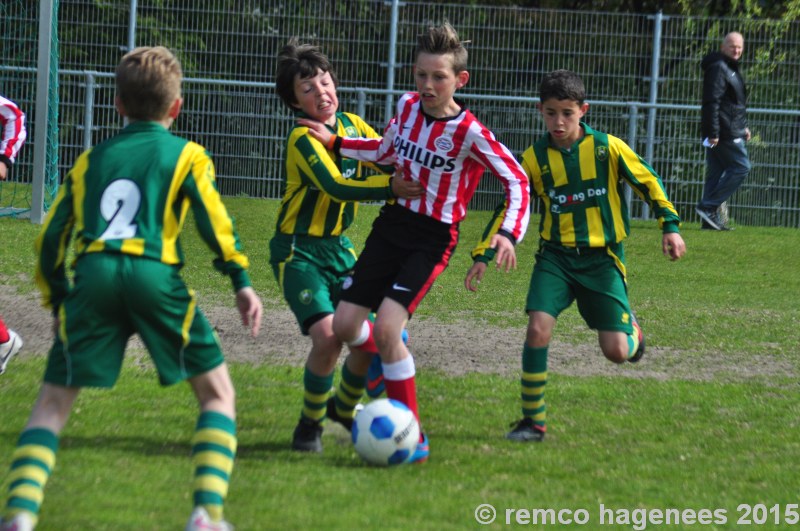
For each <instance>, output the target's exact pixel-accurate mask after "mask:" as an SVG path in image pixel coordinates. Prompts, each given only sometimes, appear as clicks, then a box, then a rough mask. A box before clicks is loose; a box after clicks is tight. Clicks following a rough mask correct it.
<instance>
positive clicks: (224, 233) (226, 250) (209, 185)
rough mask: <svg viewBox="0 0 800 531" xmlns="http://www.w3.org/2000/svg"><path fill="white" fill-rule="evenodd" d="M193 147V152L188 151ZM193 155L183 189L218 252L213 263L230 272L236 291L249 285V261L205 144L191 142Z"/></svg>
mask: <svg viewBox="0 0 800 531" xmlns="http://www.w3.org/2000/svg"><path fill="white" fill-rule="evenodd" d="M186 150H191V153H189V152H186ZM184 156H190V157H191V159H192V160H191V164H190V166H191V171H190V172H189V175H187V177H186V178H185V179H184V180H183V183H182V184H181V190H182V191H183V193H184V194H185V195H186V197H188V198H189V202H190V204H191V208H192V214H193V215H194V220H195V224H196V225H197V230H198V232H199V233H200V237H201V238H202V239H203V241H204V242H205V243H206V245H208V247H209V248H210V249H211V251H212V252H213V253H214V254H215V255H216V258H215V259H214V267H215V268H216V269H217V270H218V271H220V272H221V273H223V274H225V275H227V276H229V277H230V278H231V282H232V283H233V289H234V291H236V292H238V291H239V290H240V289H242V288H244V287H247V286H250V285H251V283H250V276H249V275H248V273H247V268H248V267H249V265H250V263H249V261H248V259H247V257H246V256H245V255H244V254H243V253H242V252H241V242H240V241H239V234H238V233H237V232H236V227H235V225H234V221H233V218H232V217H231V216H230V215H229V214H228V210H227V209H226V208H225V204H224V203H223V202H222V197H221V196H220V195H219V192H218V191H217V185H216V175H215V170H214V163H213V162H212V160H211V157H210V156H209V155H208V153H206V151H205V149H204V148H203V147H202V146H199V145H197V144H194V143H190V144H189V145H188V146H187V147H186V148H185V155H184Z"/></svg>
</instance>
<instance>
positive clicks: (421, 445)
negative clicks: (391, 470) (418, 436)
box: [408, 433, 431, 463]
mask: <svg viewBox="0 0 800 531" xmlns="http://www.w3.org/2000/svg"><path fill="white" fill-rule="evenodd" d="M430 455H431V448H430V445H429V444H428V436H427V435H425V434H424V433H423V434H422V440H421V441H420V442H418V443H417V449H416V450H414V453H413V454H411V458H410V459H409V460H408V462H409V463H424V462H425V461H427V460H428V457H430Z"/></svg>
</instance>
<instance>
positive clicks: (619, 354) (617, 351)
mask: <svg viewBox="0 0 800 531" xmlns="http://www.w3.org/2000/svg"><path fill="white" fill-rule="evenodd" d="M602 350H603V355H604V356H605V357H606V359H607V360H609V361H612V362H614V363H624V362H625V360H627V359H628V349H627V348H622V347H610V348H604V349H602Z"/></svg>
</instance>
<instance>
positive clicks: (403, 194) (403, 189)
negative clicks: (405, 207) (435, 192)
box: [392, 170, 425, 199]
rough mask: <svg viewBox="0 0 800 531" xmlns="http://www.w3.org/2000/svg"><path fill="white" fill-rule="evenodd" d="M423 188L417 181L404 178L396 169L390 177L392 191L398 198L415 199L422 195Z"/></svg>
mask: <svg viewBox="0 0 800 531" xmlns="http://www.w3.org/2000/svg"><path fill="white" fill-rule="evenodd" d="M424 192H425V188H423V187H422V185H421V184H419V183H418V182H417V181H412V180H406V179H405V178H403V173H402V172H401V171H400V170H398V171H396V172H395V174H394V177H393V178H392V193H393V194H394V196H395V197H399V198H400V199H417V198H419V197H422V195H423V193H424Z"/></svg>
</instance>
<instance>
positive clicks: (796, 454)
mask: <svg viewBox="0 0 800 531" xmlns="http://www.w3.org/2000/svg"><path fill="white" fill-rule="evenodd" d="M227 203H228V204H229V207H230V209H231V211H232V213H234V214H235V216H236V218H237V222H238V225H239V229H240V233H241V236H242V240H243V242H244V244H245V250H246V251H247V252H248V254H249V255H250V257H251V260H252V261H253V279H254V284H255V287H256V288H257V289H258V290H259V291H260V292H261V293H262V295H263V296H264V298H265V302H266V306H267V307H268V308H277V307H282V302H281V301H280V297H279V294H278V293H277V289H276V285H275V282H274V280H273V279H272V276H271V275H272V274H271V271H270V270H269V268H268V265H267V263H266V260H267V259H268V251H267V242H268V240H269V237H270V236H271V234H272V230H273V224H274V216H275V206H276V203H275V202H272V201H256V200H248V199H230V200H228V201H227ZM373 211H374V207H367V208H365V209H364V212H363V213H362V216H361V217H360V218H359V219H360V222H359V223H358V224H357V226H355V227H353V229H351V237H352V239H353V240H354V241H355V242H356V243H357V245H358V246H359V247H360V244H361V242H363V238H364V237H365V235H366V232H367V231H368V230H369V222H370V220H371V219H372V215H373V214H372V212H373ZM485 216H486V214H485V213H477V212H476V213H473V215H471V216H470V218H469V219H468V221H467V222H465V224H464V226H463V232H462V238H461V242H462V244H461V247H460V248H459V250H458V251H457V252H456V256H455V257H454V259H453V261H452V263H451V267H450V268H449V269H448V271H446V272H445V274H444V275H442V277H441V278H440V279H439V281H437V285H436V286H435V288H434V289H433V290H432V291H431V293H430V295H429V296H428V297H427V298H426V300H425V302H424V303H423V305H422V306H421V307H420V309H419V312H418V314H417V315H418V318H420V319H426V318H434V317H435V318H437V319H440V320H446V321H450V322H454V323H461V324H463V326H465V327H481V326H493V327H498V326H500V327H509V328H514V329H518V330H519V331H520V334H522V330H523V329H524V325H525V318H524V315H523V314H522V312H521V305H522V303H523V300H524V296H525V292H526V291H527V282H528V279H529V274H530V270H531V267H532V263H533V262H532V255H533V251H534V249H535V246H536V234H535V225H532V230H531V231H530V232H529V236H528V238H527V239H526V241H525V242H523V243H522V244H521V245H520V247H519V249H518V255H519V257H520V266H519V270H518V271H517V272H515V273H513V274H510V275H503V274H498V273H492V274H490V275H488V278H487V279H486V280H485V281H484V282H483V283H482V285H481V292H480V293H478V294H477V296H469V297H468V296H466V295H465V294H464V291H463V288H462V287H461V282H462V280H463V274H464V272H465V271H466V269H467V267H468V265H469V259H468V254H469V253H468V251H469V248H470V246H471V245H472V243H473V242H474V241H475V239H476V238H477V235H478V233H479V231H480V229H481V228H482V223H483V222H484V221H485V220H486V217H485ZM534 223H536V220H535V221H534ZM0 231H2V234H3V236H4V241H5V242H7V244H6V245H4V246H2V248H1V249H0V261H1V262H0V263H2V268H0V280H2V283H3V284H5V285H10V286H13V287H14V288H15V289H16V290H17V291H18V292H19V293H20V294H21V295H23V296H24V295H26V294H28V295H29V296H35V294H34V293H33V288H32V287H31V281H30V277H31V271H32V268H33V256H32V253H31V250H30V249H31V241H32V238H33V237H34V236H35V234H36V232H37V227H33V226H31V225H30V223H28V222H25V221H17V220H7V219H2V220H0ZM683 233H684V238H685V239H686V241H687V245H688V248H689V253H688V254H687V256H686V258H685V259H684V260H682V261H681V262H678V263H670V262H669V261H668V260H666V259H665V258H664V257H663V256H661V253H660V236H659V232H658V230H657V227H656V224H655V222H653V221H648V222H635V223H634V228H633V235H632V237H631V238H630V240H629V243H628V245H627V247H626V254H627V258H628V264H629V280H630V286H631V299H632V301H633V303H634V306H635V308H636V309H637V311H638V313H639V314H640V316H641V320H642V321H643V326H644V328H645V331H646V333H647V339H648V345H649V348H652V349H654V351H655V352H658V351H659V349H670V350H674V351H676V352H679V353H680V360H681V361H680V363H681V367H680V369H681V370H677V369H678V368H677V367H676V368H675V371H674V372H675V373H676V376H675V377H672V378H663V379H654V378H641V377H637V378H632V377H622V376H620V377H609V376H585V377H579V376H575V375H572V374H569V373H568V372H565V373H551V374H550V378H549V383H548V387H547V400H548V415H549V423H548V424H549V428H548V437H547V440H546V441H545V442H544V443H543V444H536V445H519V444H513V443H510V442H507V441H505V440H504V439H503V435H504V433H505V431H506V430H507V423H508V422H509V421H511V420H513V418H514V414H515V413H516V411H517V408H518V399H517V396H518V392H519V390H518V383H517V381H516V379H514V378H508V377H504V376H500V375H485V374H481V375H478V374H467V375H465V376H459V377H455V376H448V375H447V374H445V373H440V372H435V371H434V372H422V373H420V374H419V375H418V386H419V397H420V406H421V410H422V414H423V417H424V421H425V427H426V430H427V432H428V434H429V436H430V440H431V449H432V456H431V459H430V461H429V462H428V463H426V464H424V465H420V466H407V467H398V468H394V469H388V470H387V469H377V468H372V467H367V466H364V465H363V464H362V463H361V462H360V461H359V460H358V458H357V457H356V455H355V453H354V451H353V450H352V447H351V445H350V444H349V442H348V439H347V437H346V435H345V434H344V433H343V432H342V431H340V430H337V429H334V428H335V427H331V428H330V429H328V430H326V433H325V436H324V438H323V439H324V443H325V453H324V454H322V455H313V456H309V455H298V454H296V453H293V452H291V451H290V450H289V449H288V447H289V442H290V437H291V431H292V429H293V427H294V424H295V422H296V419H297V410H298V404H299V402H300V397H301V394H302V388H301V380H302V371H301V368H300V367H297V366H281V365H272V364H269V363H264V364H258V365H254V364H245V363H234V364H233V365H232V374H233V378H234V380H235V383H236V386H237V391H238V398H239V400H238V407H239V415H240V416H239V445H240V446H239V453H238V457H237V466H236V469H235V470H234V475H233V479H232V482H231V490H230V496H229V503H228V506H227V510H226V515H227V517H228V518H229V519H230V520H231V521H232V522H233V523H234V524H235V525H236V526H237V529H239V530H261V529H413V528H416V529H431V530H433V529H478V528H484V527H485V528H489V529H502V528H506V527H526V528H535V529H541V528H546V527H560V528H576V529H577V528H581V529H646V528H647V529H655V528H669V529H734V528H737V529H738V528H742V529H797V528H798V527H799V526H800V524H799V523H798V522H797V521H798V519H800V516H798V514H800V508H798V504H799V503H800V426H799V423H800V420H798V419H799V418H800V392H799V391H800V388H799V387H798V383H797V376H798V367H800V363H798V362H800V332H798V327H799V325H800V307H799V305H798V303H797V300H798V295H800V278H799V277H800V275H799V274H798V271H799V270H800V231H797V230H790V229H761V228H746V227H740V228H738V229H737V230H736V231H734V232H731V233H716V232H711V231H700V230H698V227H697V226H696V225H691V224H690V225H688V226H686V227H685V228H684V231H683ZM185 244H186V250H187V253H186V254H187V256H188V261H189V265H188V266H187V268H186V271H185V273H186V278H187V281H188V282H189V284H190V285H192V286H193V287H194V288H196V289H197V290H198V291H199V292H201V293H202V295H203V297H204V298H205V299H208V300H219V301H221V302H224V303H227V304H231V302H232V301H231V299H232V297H231V296H230V292H229V283H228V282H227V281H225V280H224V279H221V278H220V277H219V276H218V275H217V274H215V273H213V272H212V271H211V268H210V264H209V260H208V258H210V255H209V254H208V253H207V252H206V251H205V250H203V249H202V248H201V247H200V245H199V242H198V241H197V238H196V237H195V236H194V235H193V234H189V235H188V237H187V239H186V242H185ZM454 308H456V310H454ZM268 311H269V310H268ZM0 313H2V309H1V308H0ZM416 318H417V317H415V319H416ZM10 324H11V325H12V326H13V323H10ZM265 326H269V319H267V320H266V322H265ZM298 333H299V332H298ZM556 336H557V337H558V338H559V339H560V340H562V341H566V342H571V343H572V344H575V345H578V344H588V343H594V342H595V339H594V334H593V333H592V332H591V331H588V330H585V327H582V326H581V323H580V320H579V317H578V315H577V312H575V311H574V310H570V311H568V312H566V313H565V314H564V316H563V317H562V319H560V321H559V326H558V328H557V329H556ZM520 346H521V345H520ZM596 355H597V356H601V354H600V353H599V352H597V353H596ZM703 358H713V359H714V360H715V361H716V362H717V363H721V364H729V365H730V371H729V372H730V373H731V377H730V378H720V377H716V378H704V377H703V375H702V374H701V375H692V377H685V376H682V375H685V374H687V372H691V371H687V370H686V365H687V364H688V365H690V366H691V364H693V363H698V364H699V362H700V361H702V360H703ZM671 359H674V358H671ZM17 361H19V363H15V364H14V365H13V366H10V367H9V371H8V372H7V373H6V374H5V375H3V376H2V377H0V392H1V393H2V397H3V408H2V409H0V470H4V469H5V468H6V467H7V465H8V462H9V459H10V456H11V452H12V451H13V447H14V444H15V441H16V437H17V435H18V433H19V430H20V429H21V427H22V425H23V424H24V422H25V419H26V417H27V414H28V411H29V409H30V406H31V404H32V402H33V399H34V397H35V394H36V390H37V387H38V382H39V378H40V374H41V371H42V367H43V363H44V358H43V357H39V358H37V357H27V356H26V357H25V358H24V359H21V360H17ZM664 363H665V362H664V361H663V360H660V359H658V357H657V356H652V357H645V359H644V360H643V361H642V364H650V366H659V365H660V364H661V365H662V367H661V368H663V369H664V370H666V371H667V372H669V370H670V367H668V366H663V365H664ZM763 364H776V365H779V366H781V367H784V368H785V369H784V370H782V371H778V372H776V371H770V372H768V373H765V372H764V371H762V370H761V369H762V367H760V365H763ZM195 415H196V413H195V405H194V400H193V398H192V396H191V393H190V392H189V390H188V388H187V387H186V386H183V385H179V386H175V387H170V388H166V389H163V388H160V387H159V386H158V385H157V384H156V380H155V376H154V374H153V372H152V370H151V369H149V367H148V366H147V365H144V366H143V365H142V364H141V363H135V362H134V361H132V360H131V361H129V362H128V363H127V364H126V367H125V370H124V373H123V375H122V378H121V380H120V383H119V385H118V387H117V388H116V390H115V391H114V392H103V391H95V390H88V391H86V392H84V393H83V394H82V395H81V396H80V398H79V400H78V402H77V405H76V410H75V412H74V414H73V416H72V418H71V420H70V423H69V424H68V426H67V428H66V429H65V431H64V433H63V437H62V441H61V451H60V452H59V454H58V463H57V466H56V471H55V474H54V475H53V476H52V479H51V481H50V483H49V484H48V487H47V489H46V498H45V503H44V505H43V509H42V520H41V525H40V527H39V529H41V530H56V529H58V530H84V529H91V530H128V529H131V530H133V529H148V530H150V529H152V530H161V529H164V530H167V529H180V528H181V526H182V525H183V524H184V523H185V519H186V517H187V515H188V512H189V510H190V508H191V500H190V493H189V481H190V473H191V470H190V462H189V458H188V454H189V438H190V437H191V433H192V428H193V424H194V420H195ZM3 489H5V487H3ZM482 504H491V505H492V506H493V507H494V508H495V510H496V512H497V517H496V521H495V522H494V523H493V524H491V525H485V526H484V525H481V524H479V523H478V522H477V520H476V515H477V516H479V517H483V516H485V515H486V514H489V513H490V512H491V511H490V510H489V509H488V508H487V507H481V508H479V506H481V505H482ZM537 510H546V511H547V510H549V511H552V512H537ZM526 511H527V512H526ZM668 517H669V520H667V518H668ZM659 518H660V519H659ZM748 519H749V525H748ZM676 522H677V523H676ZM544 524H547V525H544ZM667 524H669V525H667Z"/></svg>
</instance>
